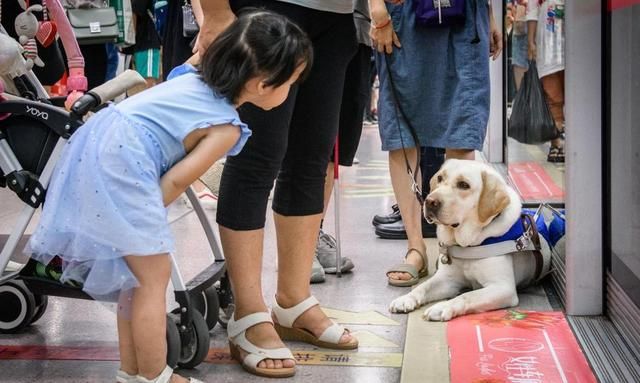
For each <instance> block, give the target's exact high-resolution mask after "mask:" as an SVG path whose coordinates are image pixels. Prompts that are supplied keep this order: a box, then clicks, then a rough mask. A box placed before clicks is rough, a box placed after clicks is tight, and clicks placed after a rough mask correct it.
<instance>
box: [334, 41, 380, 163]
mask: <svg viewBox="0 0 640 383" xmlns="http://www.w3.org/2000/svg"><path fill="white" fill-rule="evenodd" d="M372 52H373V51H372V50H371V47H369V46H368V45H365V44H358V50H357V52H356V54H355V56H353V58H352V59H351V62H350V63H349V65H348V66H347V74H346V77H345V79H344V91H343V93H342V105H341V108H340V125H339V127H338V163H339V164H340V165H342V166H351V165H353V158H354V157H355V156H356V151H357V150H358V145H359V143H360V136H361V135H362V120H363V119H364V113H365V109H366V108H367V105H368V104H369V100H370V96H371V72H372V71H373V70H374V69H375V65H374V63H373V62H372V61H371V56H372ZM334 153H335V151H334V152H332V153H331V162H335V158H334Z"/></svg>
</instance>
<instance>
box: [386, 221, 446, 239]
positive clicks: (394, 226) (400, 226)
mask: <svg viewBox="0 0 640 383" xmlns="http://www.w3.org/2000/svg"><path fill="white" fill-rule="evenodd" d="M376 235H377V236H378V237H380V238H382V239H407V232H406V231H405V229H404V223H403V222H402V219H400V220H398V221H396V222H393V223H387V224H379V225H376ZM422 238H436V225H435V224H430V223H428V222H427V221H426V220H425V219H424V218H423V219H422Z"/></svg>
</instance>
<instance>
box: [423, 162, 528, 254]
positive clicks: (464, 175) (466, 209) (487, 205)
mask: <svg viewBox="0 0 640 383" xmlns="http://www.w3.org/2000/svg"><path fill="white" fill-rule="evenodd" d="M520 206H521V205H520V200H519V198H518V196H517V194H516V193H515V191H513V189H511V187H509V186H508V185H507V184H506V182H505V181H504V180H503V179H502V177H501V176H500V174H498V172H496V171H495V170H494V169H493V168H492V167H491V166H490V165H487V164H485V163H482V162H478V161H470V160H454V159H452V160H447V161H446V162H445V163H444V165H442V167H441V168H440V170H439V171H438V172H437V173H436V174H435V175H434V176H433V177H432V178H431V181H430V191H429V195H428V196H427V198H426V200H425V202H424V207H423V212H424V216H425V218H426V219H427V220H428V221H430V222H435V223H436V224H438V226H439V230H438V233H439V237H440V233H441V229H440V227H441V226H442V227H445V228H446V229H447V230H448V231H450V233H449V234H451V236H452V237H454V238H455V240H454V241H448V242H456V243H458V244H460V245H462V246H469V245H474V244H477V243H476V242H478V241H480V242H482V240H484V238H480V237H484V236H482V235H481V233H482V230H483V229H484V228H485V227H487V226H488V225H489V224H492V223H493V221H494V218H495V217H496V216H498V215H499V214H500V213H502V212H503V211H505V209H507V207H511V209H510V210H512V212H511V214H510V216H511V215H514V214H517V215H519V210H520ZM517 215H515V216H514V217H515V218H514V219H513V222H515V219H517ZM510 216H509V217H508V219H507V220H511V218H512V217H510ZM513 222H510V223H509V225H508V226H507V227H506V229H505V231H506V230H508V229H509V227H511V226H510V225H511V224H512V223H513ZM506 224H507V223H505V225H506ZM501 229H502V228H500V230H501ZM443 233H444V232H443ZM485 238H486V237H485ZM451 239H453V238H451Z"/></svg>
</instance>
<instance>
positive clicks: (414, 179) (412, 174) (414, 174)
mask: <svg viewBox="0 0 640 383" xmlns="http://www.w3.org/2000/svg"><path fill="white" fill-rule="evenodd" d="M383 55H384V60H385V65H384V66H385V68H386V69H387V77H388V78H389V87H390V88H391V95H392V97H393V103H394V107H395V108H394V110H395V115H396V121H397V122H398V133H400V144H401V145H402V153H403V154H404V163H405V166H406V167H407V174H408V175H409V178H411V191H413V193H414V194H415V196H416V199H417V200H418V203H419V204H420V206H422V205H423V204H424V199H423V198H422V187H421V186H420V185H418V167H419V166H420V139H419V138H418V133H417V132H416V130H415V128H414V127H413V125H412V124H411V121H409V118H407V114H406V113H405V112H404V109H403V108H402V105H400V101H399V99H398V94H397V90H396V86H395V83H394V81H393V76H392V75H391V69H390V67H389V55H388V54H386V53H383ZM398 112H400V116H401V117H402V119H404V121H405V122H406V123H407V126H408V127H409V132H410V133H411V137H412V138H413V142H414V143H415V145H416V167H415V170H413V169H411V165H410V164H409V158H408V157H407V152H406V150H405V144H404V138H402V130H401V129H400V116H398ZM421 184H422V182H421Z"/></svg>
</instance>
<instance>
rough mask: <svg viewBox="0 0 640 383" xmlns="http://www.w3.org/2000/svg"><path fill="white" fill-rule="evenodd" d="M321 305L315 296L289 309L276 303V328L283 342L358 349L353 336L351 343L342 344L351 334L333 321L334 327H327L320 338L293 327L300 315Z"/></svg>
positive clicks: (338, 348)
mask: <svg viewBox="0 0 640 383" xmlns="http://www.w3.org/2000/svg"><path fill="white" fill-rule="evenodd" d="M319 304H320V302H318V300H317V299H316V297H314V296H313V295H312V296H310V297H309V298H307V299H305V300H303V301H302V302H300V303H298V304H297V305H295V306H293V307H291V308H288V309H285V308H282V307H280V305H278V302H275V303H274V306H273V307H272V311H273V315H275V319H276V322H277V323H275V324H274V327H275V329H276V331H277V332H278V335H280V338H281V339H282V340H294V341H302V342H306V343H311V344H313V345H315V346H318V347H323V348H330V349H334V350H354V349H356V348H358V340H357V339H356V338H355V337H353V336H352V337H351V341H350V342H344V343H340V338H342V336H343V335H344V334H345V333H347V334H349V333H350V331H349V330H347V329H345V328H344V327H342V326H340V325H339V324H337V323H335V322H333V320H332V321H331V322H333V325H331V326H329V327H327V329H326V330H324V332H323V333H322V335H320V336H319V337H316V336H315V335H313V334H312V333H311V332H310V331H309V330H306V329H302V328H295V327H293V323H294V322H295V321H296V319H298V317H299V316H300V315H302V314H304V313H305V312H306V311H307V310H309V309H310V308H312V307H313V306H316V305H319Z"/></svg>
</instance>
